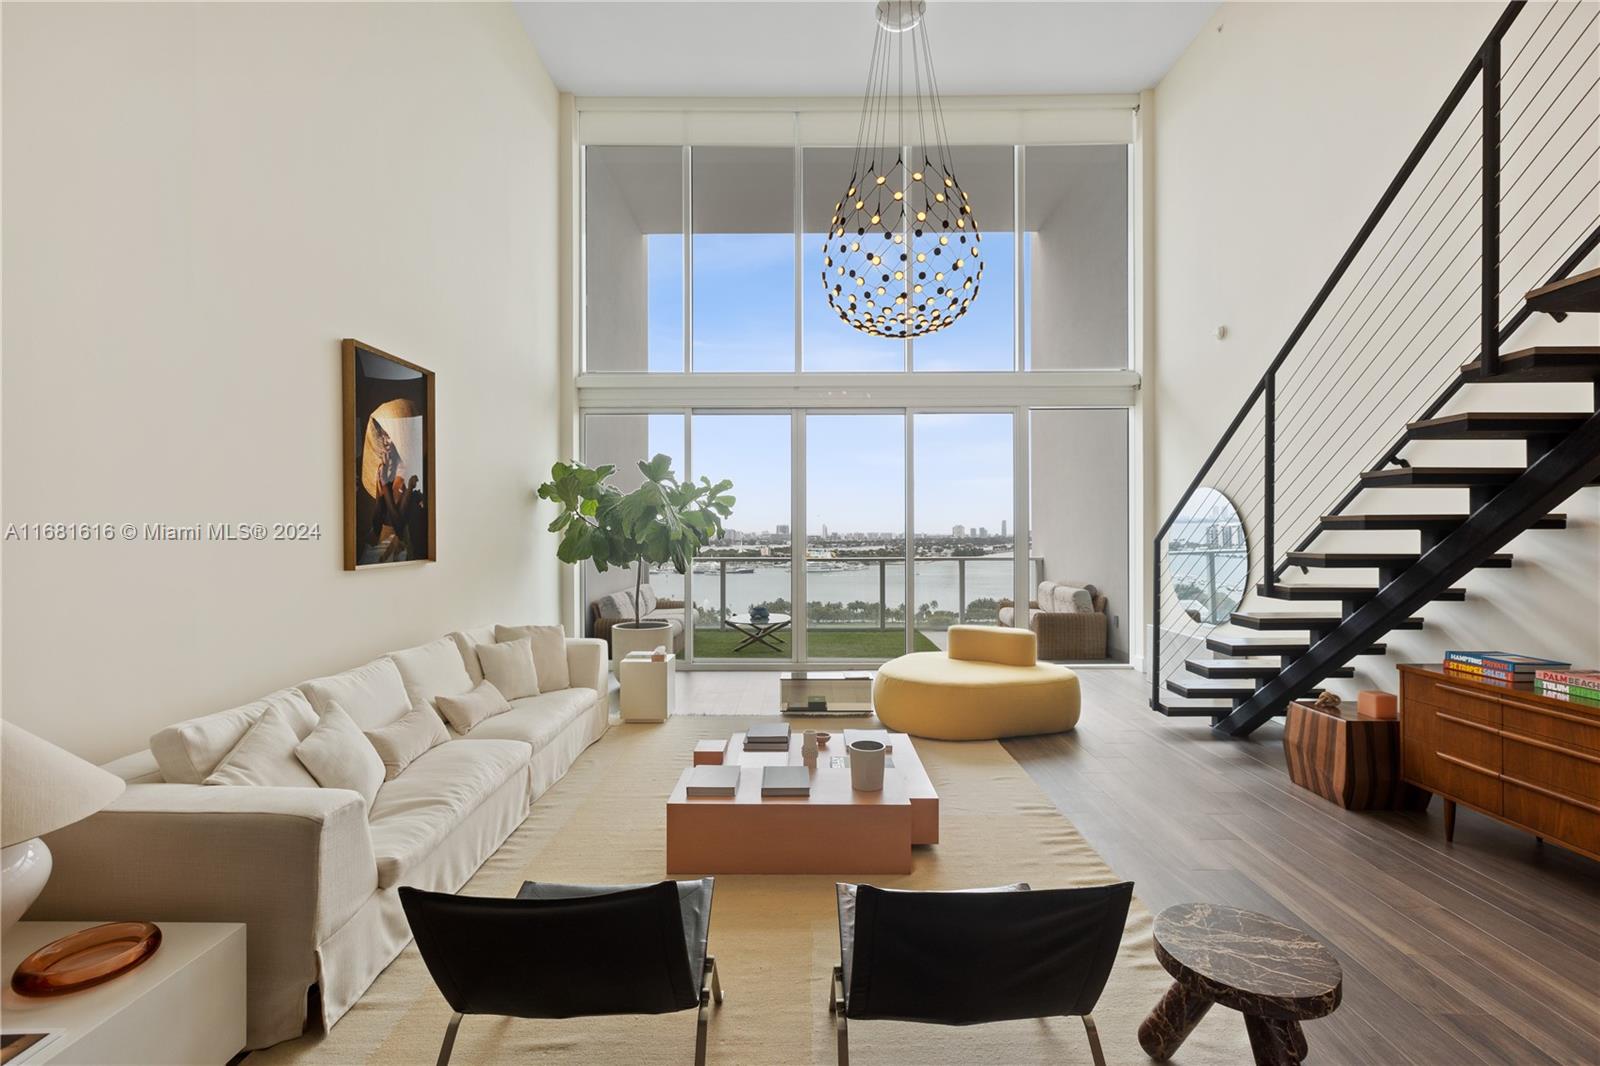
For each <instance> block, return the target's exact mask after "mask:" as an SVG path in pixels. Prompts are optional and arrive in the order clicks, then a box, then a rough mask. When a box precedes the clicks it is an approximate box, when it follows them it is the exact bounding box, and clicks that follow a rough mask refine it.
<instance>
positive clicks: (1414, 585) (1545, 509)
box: [1212, 411, 1600, 737]
mask: <svg viewBox="0 0 1600 1066" xmlns="http://www.w3.org/2000/svg"><path fill="white" fill-rule="evenodd" d="M1596 477H1600V411H1597V412H1596V413H1595V414H1593V415H1591V416H1590V417H1589V418H1588V420H1587V421H1585V422H1584V423H1583V425H1582V427H1581V428H1579V429H1578V430H1577V431H1576V432H1574V433H1572V434H1571V435H1570V436H1568V437H1567V438H1566V439H1565V440H1563V441H1562V442H1561V443H1560V444H1558V445H1556V446H1555V447H1554V448H1552V449H1551V450H1550V451H1548V452H1546V453H1545V454H1544V455H1543V456H1541V457H1540V458H1539V459H1538V460H1537V461H1536V462H1534V463H1533V464H1532V465H1530V466H1529V467H1528V469H1527V470H1526V471H1525V472H1523V473H1522V474H1520V475H1518V476H1517V478H1516V479H1515V480H1513V481H1512V482H1511V483H1510V484H1509V485H1507V486H1506V487H1505V488H1504V489H1502V490H1501V491H1500V492H1498V493H1496V494H1495V496H1494V497H1493V498H1492V499H1490V500H1489V501H1488V502H1486V503H1484V504H1483V506H1481V507H1478V508H1476V509H1475V510H1474V511H1473V513H1472V515H1471V517H1469V518H1468V519H1467V520H1466V521H1465V522H1463V523H1462V524H1461V525H1460V526H1459V527H1458V528H1457V529H1455V530H1454V531H1453V532H1451V533H1450V534H1448V535H1447V536H1445V537H1442V538H1440V540H1439V542H1438V543H1437V544H1435V545H1434V546H1433V547H1432V548H1431V549H1430V550H1428V551H1427V552H1425V553H1423V555H1422V556H1421V557H1420V558H1419V559H1418V560H1417V561H1416V562H1415V563H1414V564H1412V565H1411V566H1410V567H1408V568H1406V570H1405V571H1404V572H1403V573H1401V574H1400V575H1399V576H1398V577H1396V578H1395V579H1394V580H1393V581H1390V582H1389V583H1388V584H1386V585H1384V586H1383V588H1382V590H1381V591H1380V592H1379V593H1378V595H1376V596H1374V597H1373V598H1372V599H1371V600H1369V601H1368V602H1367V603H1365V604H1363V605H1362V606H1361V607H1359V608H1357V609H1356V610H1355V611H1354V612H1352V613H1351V614H1350V615H1349V616H1348V617H1347V618H1345V619H1344V621H1342V622H1340V623H1339V624H1338V625H1337V626H1335V627H1334V628H1333V629H1331V630H1329V631H1328V632H1327V633H1326V634H1325V635H1324V636H1323V637H1322V639H1320V640H1318V641H1316V642H1315V643H1314V644H1312V645H1311V647H1310V648H1309V649H1307V651H1306V653H1305V654H1304V655H1302V656H1300V657H1299V658H1297V659H1296V660H1295V661H1294V662H1292V663H1290V664H1289V665H1288V666H1286V667H1285V668H1284V669H1283V671H1282V672H1281V673H1279V674H1278V675H1277V676H1276V677H1274V678H1273V679H1272V680H1270V681H1268V682H1267V683H1266V684H1265V685H1263V686H1261V688H1259V689H1257V690H1256V693H1255V695H1253V696H1251V697H1250V698H1249V699H1247V700H1245V701H1243V702H1242V703H1240V704H1239V705H1238V706H1237V707H1235V708H1234V710H1233V712H1232V713H1231V714H1229V715H1227V716H1226V717H1225V718H1223V719H1221V720H1220V721H1218V722H1217V723H1216V724H1215V725H1214V726H1212V728H1213V729H1215V730H1216V731H1217V732H1219V733H1223V734H1226V735H1228V736H1235V737H1242V736H1249V735H1250V734H1251V733H1252V732H1254V731H1255V730H1256V729H1257V728H1258V727H1259V726H1261V725H1262V724H1263V723H1265V722H1267V721H1268V720H1269V719H1271V718H1273V717H1274V716H1275V715H1276V714H1279V713H1281V711H1282V709H1283V707H1284V706H1285V705H1286V704H1287V703H1288V702H1289V700H1290V699H1292V698H1293V696H1294V695H1295V694H1296V693H1299V692H1303V691H1304V690H1305V689H1306V688H1308V687H1310V686H1312V685H1315V684H1316V683H1317V682H1318V681H1321V680H1322V679H1323V678H1325V677H1327V676H1328V674H1327V671H1328V670H1329V668H1331V667H1337V666H1343V665H1345V664H1346V663H1347V662H1349V660H1351V659H1352V658H1354V657H1355V655H1356V653H1357V651H1358V650H1359V649H1361V648H1365V647H1366V646H1368V645H1369V644H1371V643H1373V642H1374V641H1375V640H1377V639H1379V638H1380V637H1382V636H1383V635H1384V634H1385V633H1387V632H1388V631H1389V627H1390V626H1391V624H1392V623H1393V622H1394V621H1395V619H1398V618H1409V617H1410V616H1411V614H1412V612H1414V611H1416V610H1417V609H1418V608H1420V607H1422V606H1423V605H1424V604H1426V603H1427V602H1428V601H1429V600H1430V599H1432V598H1433V597H1434V596H1435V595H1437V594H1438V593H1439V592H1442V591H1443V590H1444V589H1446V588H1449V587H1450V585H1451V584H1452V583H1453V582H1455V581H1458V580H1460V579H1461V578H1462V577H1463V576H1465V575H1466V574H1467V572H1468V571H1470V570H1472V569H1473V568H1474V567H1476V566H1478V565H1479V564H1480V563H1481V562H1482V561H1483V560H1484V559H1486V558H1488V557H1489V556H1491V555H1493V554H1494V553H1495V552H1497V551H1499V550H1500V549H1501V548H1502V547H1504V546H1505V545H1506V544H1507V543H1508V542H1509V541H1510V540H1511V538H1513V537H1515V536H1516V535H1517V534H1518V533H1521V532H1522V531H1523V530H1525V529H1527V528H1528V527H1529V526H1531V525H1532V524H1533V523H1534V522H1535V521H1536V520H1538V519H1539V518H1540V517H1542V516H1544V515H1545V514H1548V513H1549V512H1550V511H1551V510H1552V509H1554V508H1555V507H1556V505H1558V504H1560V503H1561V502H1562V501H1563V500H1565V499H1567V498H1568V497H1569V496H1571V495H1572V494H1573V493H1574V492H1577V491H1578V490H1579V489H1581V488H1583V487H1584V486H1585V485H1587V484H1589V483H1590V482H1591V481H1593V480H1594V479H1595V478H1596Z"/></svg>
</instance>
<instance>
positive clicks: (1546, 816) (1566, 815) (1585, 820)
mask: <svg viewBox="0 0 1600 1066" xmlns="http://www.w3.org/2000/svg"><path fill="white" fill-rule="evenodd" d="M1504 782H1505V790H1504V791H1505V800H1504V804H1505V809H1504V812H1503V813H1504V816H1505V817H1506V818H1507V819H1509V820H1510V821H1513V822H1516V823H1517V824H1519V825H1522V826H1525V827H1526V828H1527V829H1528V830H1529V831H1531V832H1534V833H1537V834H1539V835H1540V836H1542V837H1545V838H1546V839H1549V840H1552V841H1555V842H1556V843H1559V844H1567V845H1570V846H1572V847H1575V848H1580V849H1582V850H1583V851H1586V852H1588V853H1589V854H1591V855H1593V854H1595V853H1596V852H1600V805H1596V804H1593V803H1586V802H1582V801H1577V800H1571V799H1566V798H1563V797H1561V796H1559V795H1556V794H1554V793H1553V791H1552V790H1550V789H1548V788H1546V787H1545V786H1543V785H1539V784H1535V783H1533V782H1530V781H1524V780H1522V779H1520V778H1516V777H1512V776H1509V775H1508V776H1507V777H1506V778H1505V779H1504Z"/></svg>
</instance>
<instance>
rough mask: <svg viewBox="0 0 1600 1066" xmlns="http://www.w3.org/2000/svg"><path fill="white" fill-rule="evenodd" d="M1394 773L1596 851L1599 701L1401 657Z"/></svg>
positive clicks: (1448, 825) (1451, 825) (1450, 799)
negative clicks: (1548, 692) (1575, 699)
mask: <svg viewBox="0 0 1600 1066" xmlns="http://www.w3.org/2000/svg"><path fill="white" fill-rule="evenodd" d="M1400 776H1401V778H1402V779H1403V780H1404V781H1406V782H1407V783H1408V784H1412V785H1415V786H1417V787H1418V788H1424V789H1427V790H1428V791H1430V792H1437V793H1438V794H1439V795H1440V796H1441V797H1442V798H1443V799H1444V801H1445V807H1444V811H1445V838H1446V839H1447V840H1448V839H1450V838H1452V837H1453V836H1454V833H1455V807H1456V804H1457V803H1463V804H1466V805H1467V806H1468V807H1471V808H1472V809H1473V810H1476V811H1481V812H1483V813H1484V814H1487V815H1490V816H1492V817H1494V818H1498V819H1500V820H1501V821H1502V822H1505V823H1507V824H1508V825H1514V826H1516V827H1517V828H1519V829H1525V830H1527V831H1528V832H1530V833H1533V834H1535V835H1536V836H1539V837H1541V838H1543V839H1545V840H1548V841H1550V842H1552V843H1555V844H1560V845H1562V846H1563V847H1567V848H1571V849H1572V850H1573V851H1577V852H1581V853H1583V854H1584V855H1588V856H1589V857H1591V858H1595V859H1600V707H1590V706H1588V705H1586V704H1582V703H1575V702H1568V701H1566V700H1557V699H1552V698H1550V697H1549V696H1540V695H1537V694H1536V693H1535V692H1534V691H1533V686H1532V685H1531V684H1511V683H1509V682H1504V681H1491V680H1484V679H1478V678H1474V677H1471V676H1469V675H1464V674H1460V673H1456V672H1454V671H1446V670H1445V669H1444V668H1443V667H1441V666H1434V665H1431V664H1430V665H1417V666H1412V665H1406V666H1401V667H1400Z"/></svg>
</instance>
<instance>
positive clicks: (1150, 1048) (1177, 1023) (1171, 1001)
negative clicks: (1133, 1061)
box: [1139, 981, 1211, 1062]
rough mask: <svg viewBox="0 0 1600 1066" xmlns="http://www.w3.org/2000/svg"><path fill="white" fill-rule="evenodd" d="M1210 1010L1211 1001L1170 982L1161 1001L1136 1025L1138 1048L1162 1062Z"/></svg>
mask: <svg viewBox="0 0 1600 1066" xmlns="http://www.w3.org/2000/svg"><path fill="white" fill-rule="evenodd" d="M1210 1009H1211V1000H1209V999H1207V998H1206V997H1204V996H1202V995H1199V994H1198V993H1195V992H1191V991H1189V990H1188V989H1187V988H1184V987H1183V985H1182V984H1181V983H1179V982H1177V981H1174V982H1173V983H1172V987H1171V988H1169V989H1167V994H1166V995H1164V996H1162V997H1161V1002H1160V1003H1157V1004H1156V1006H1155V1009H1154V1010H1152V1011H1151V1012H1150V1014H1149V1016H1148V1017H1146V1018H1145V1020H1144V1022H1143V1023H1141V1024H1140V1026H1139V1046H1140V1047H1142V1048H1144V1051H1145V1054H1147V1055H1149V1056H1150V1057H1151V1058H1152V1059H1155V1060H1156V1061H1157V1062H1165V1061H1166V1060H1167V1059H1169V1058H1171V1057H1172V1056H1173V1054H1174V1053H1175V1052H1176V1051H1177V1050H1178V1048H1180V1047H1182V1046H1183V1042H1184V1041H1185V1040H1186V1039H1188V1037H1189V1034H1190V1033H1192V1032H1194V1027H1195V1026H1197V1025H1199V1024H1200V1019H1201V1018H1204V1017H1205V1016H1206V1011H1208V1010H1210Z"/></svg>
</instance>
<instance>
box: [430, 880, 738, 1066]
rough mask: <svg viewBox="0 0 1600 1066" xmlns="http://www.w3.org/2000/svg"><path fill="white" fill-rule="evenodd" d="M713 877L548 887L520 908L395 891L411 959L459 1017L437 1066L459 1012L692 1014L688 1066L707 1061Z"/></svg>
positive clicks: (519, 901) (535, 890)
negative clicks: (412, 948)
mask: <svg viewBox="0 0 1600 1066" xmlns="http://www.w3.org/2000/svg"><path fill="white" fill-rule="evenodd" d="M712 885H713V879H712V878H709V877H708V878H705V879H704V880H702V881H662V882H660V883H658V884H654V885H637V886H616V887H610V886H606V887H602V886H588V885H546V884H538V883H535V882H532V881H529V882H528V883H527V884H525V885H523V886H522V891H521V892H519V893H518V894H517V898H516V899H496V898H489V897H484V896H455V895H450V894H448V893H443V892H423V891H421V890H420V889H415V888H407V887H403V888H401V889H400V902H401V904H402V905H403V906H404V907H405V912H406V920H407V921H409V922H410V923H411V932H412V934H413V935H414V936H415V937H416V940H417V950H418V951H420V952H421V953H422V961H423V962H425V963H426V964H427V966H428V973H429V974H430V975H432V977H433V981H434V984H436V985H438V986H439V991H440V992H442V993H444V998H445V1000H446V1001H447V1002H448V1003H449V1004H450V1008H451V1010H453V1011H455V1014H454V1015H453V1016H452V1017H451V1019H450V1024H449V1027H448V1028H447V1029H446V1030H445V1034H444V1044H443V1046H441V1047H440V1049H439V1061H438V1066H445V1064H446V1063H448V1062H449V1061H450V1052H451V1049H452V1048H453V1047H454V1046H455V1040H456V1030H457V1029H458V1028H459V1027H460V1025H461V1018H462V1016H463V1015H467V1014H496V1015H502V1016H507V1017H512V1018H579V1017H589V1016H594V1015H602V1014H670V1013H673V1012H676V1011H683V1010H690V1009H692V1008H696V1007H698V1008H699V1018H698V1021H697V1023H696V1026H695V1048H694V1061H695V1064H696V1066H704V1063H705V1061H706V1021H707V1018H708V1015H709V1013H710V1007H711V1003H712V1002H713V1001H715V1002H717V1003H721V1002H722V982H721V981H720V980H719V979H718V976H717V960H716V959H714V958H712V957H711V956H710V955H708V954H706V939H707V936H708V934H709V931H710V927H711V890H712Z"/></svg>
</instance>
